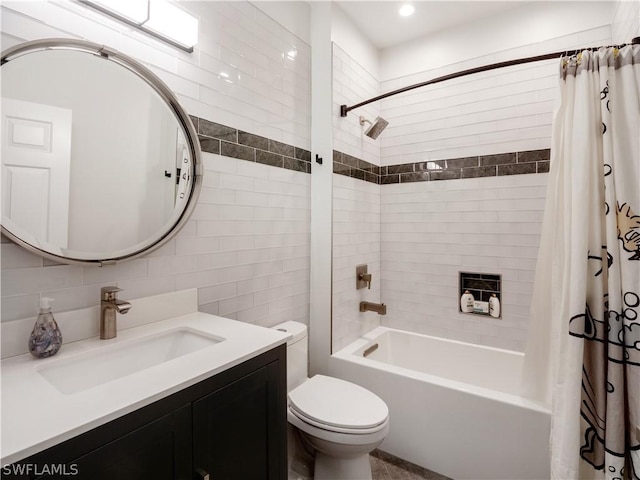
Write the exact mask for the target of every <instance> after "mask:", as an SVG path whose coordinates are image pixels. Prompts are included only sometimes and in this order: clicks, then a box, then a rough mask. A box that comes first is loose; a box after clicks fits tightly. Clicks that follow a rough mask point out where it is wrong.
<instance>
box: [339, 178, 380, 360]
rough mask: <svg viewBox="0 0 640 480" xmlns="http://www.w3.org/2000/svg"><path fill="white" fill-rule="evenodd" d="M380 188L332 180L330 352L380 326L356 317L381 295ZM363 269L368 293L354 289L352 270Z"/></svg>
mask: <svg viewBox="0 0 640 480" xmlns="http://www.w3.org/2000/svg"><path fill="white" fill-rule="evenodd" d="M380 188H381V186H380V185H377V184H375V183H370V182H364V181H362V180H357V179H355V178H351V177H346V176H344V175H334V176H333V323H332V334H333V337H332V345H333V351H337V350H339V349H341V348H342V347H344V346H346V345H348V344H349V343H351V342H353V341H354V340H355V339H357V338H358V337H360V336H362V335H363V334H365V333H367V332H369V331H370V330H372V329H373V328H375V327H377V326H379V325H380V320H381V319H382V318H383V317H381V316H380V315H378V314H377V313H375V312H363V313H361V312H360V311H359V304H360V302H361V301H369V302H374V303H380V301H381V292H383V288H382V278H383V277H382V272H381V268H380V229H381V219H380V191H381V190H380ZM382 188H384V187H382ZM361 264H366V265H367V267H368V273H370V274H371V275H372V277H371V278H372V281H371V289H368V288H364V289H359V290H358V289H356V266H357V265H361ZM382 295H384V294H382Z"/></svg>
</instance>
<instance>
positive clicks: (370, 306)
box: [360, 302, 387, 315]
mask: <svg viewBox="0 0 640 480" xmlns="http://www.w3.org/2000/svg"><path fill="white" fill-rule="evenodd" d="M360 311H361V312H367V311H370V312H376V313H377V314H378V315H386V314H387V306H386V305H385V304H384V303H372V302H360Z"/></svg>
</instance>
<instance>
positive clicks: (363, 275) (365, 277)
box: [358, 273, 371, 290]
mask: <svg viewBox="0 0 640 480" xmlns="http://www.w3.org/2000/svg"><path fill="white" fill-rule="evenodd" d="M358 280H360V281H361V282H367V288H368V289H369V290H371V274H370V273H361V274H360V275H358Z"/></svg>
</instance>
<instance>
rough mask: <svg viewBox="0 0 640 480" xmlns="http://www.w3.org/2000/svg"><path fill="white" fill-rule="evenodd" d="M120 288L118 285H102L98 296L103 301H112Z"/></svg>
mask: <svg viewBox="0 0 640 480" xmlns="http://www.w3.org/2000/svg"><path fill="white" fill-rule="evenodd" d="M121 291H122V289H121V288H118V287H114V286H112V285H110V286H108V287H102V288H101V289H100V298H101V299H102V301H104V302H113V301H114V300H115V299H116V296H117V294H118V292H121Z"/></svg>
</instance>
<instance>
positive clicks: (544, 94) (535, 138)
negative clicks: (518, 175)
mask: <svg viewBox="0 0 640 480" xmlns="http://www.w3.org/2000/svg"><path fill="white" fill-rule="evenodd" d="M605 22H606V23H607V24H606V25H604V26H603V27H600V28H595V29H591V30H588V31H584V32H580V33H577V34H572V35H567V36H563V37H559V38H555V39H553V40H549V41H546V42H540V43H536V44H532V45H527V46H523V47H520V48H513V49H509V50H505V51H502V52H498V53H496V54H493V55H487V56H485V57H481V58H474V59H473V60H469V61H465V62H459V63H456V64H453V65H448V66H446V67H443V68H438V69H434V70H430V71H427V72H420V73H417V74H414V75H409V76H405V77H401V78H396V79H393V80H389V81H385V82H382V84H381V90H382V91H384V92H387V91H391V90H395V89H397V88H401V87H405V86H408V85H412V84H416V83H419V82H422V81H427V80H431V79H434V78H437V77H440V76H443V75H446V74H450V73H454V72H458V71H462V70H466V69H468V68H473V67H478V66H482V65H488V64H491V63H496V62H501V61H506V60H512V59H517V58H521V57H527V56H533V55H539V54H542V53H548V52H553V51H561V50H563V49H570V48H574V47H585V46H595V45H606V44H608V43H610V41H611V26H610V25H609V24H608V19H603V23H605ZM557 72H558V61H556V60H549V61H545V62H536V63H528V64H523V65H518V66H513V67H507V68H501V69H497V70H491V71H488V72H483V73H478V74H473V75H467V76H464V77H460V78H457V79H453V80H447V81H445V82H442V83H437V84H434V85H429V86H426V87H422V88H419V89H416V90H412V91H409V92H406V93H402V94H399V95H395V96H393V97H389V98H387V99H385V100H383V101H382V102H381V103H382V106H381V108H382V112H383V116H384V117H385V118H386V119H387V120H388V121H389V126H388V127H387V129H386V130H385V132H384V134H383V135H382V136H381V137H380V140H381V144H380V145H381V150H380V156H381V165H394V164H401V163H413V162H424V161H430V160H440V159H450V158H459V157H467V156H475V155H490V154H498V153H506V152H516V151H527V150H538V149H544V148H549V146H550V143H551V140H550V138H551V120H552V113H553V107H554V101H555V95H556V93H557V90H558V89H557V84H558V74H557Z"/></svg>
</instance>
